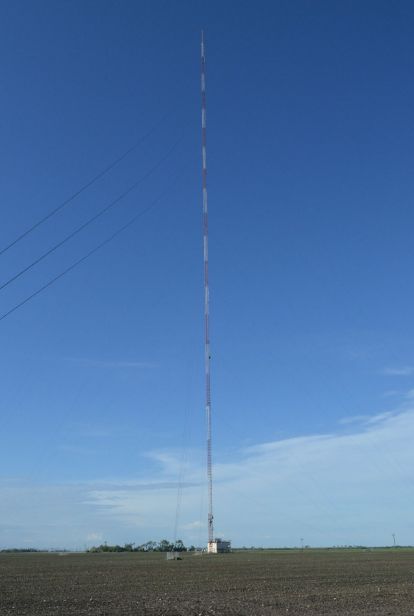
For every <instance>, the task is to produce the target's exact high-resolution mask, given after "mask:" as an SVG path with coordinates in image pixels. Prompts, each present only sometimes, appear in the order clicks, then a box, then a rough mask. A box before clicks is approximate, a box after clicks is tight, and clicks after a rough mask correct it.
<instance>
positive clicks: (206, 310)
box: [201, 31, 214, 551]
mask: <svg viewBox="0 0 414 616" xmlns="http://www.w3.org/2000/svg"><path fill="white" fill-rule="evenodd" d="M205 65H206V58H205V50H204V32H203V31H201V155H202V181H203V236H204V365H205V379H206V380H205V390H206V391H205V396H206V399H205V403H206V419H207V483H208V548H209V550H208V551H210V548H211V546H212V544H213V540H214V527H213V472H212V460H211V392H210V389H211V386H210V362H211V355H210V327H209V278H208V207H207V155H206V145H207V142H206V72H205Z"/></svg>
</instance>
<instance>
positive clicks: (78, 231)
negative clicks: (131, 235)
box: [0, 137, 183, 291]
mask: <svg viewBox="0 0 414 616" xmlns="http://www.w3.org/2000/svg"><path fill="white" fill-rule="evenodd" d="M182 139H183V137H181V138H180V139H178V140H177V141H176V142H175V143H174V144H173V146H172V147H171V148H170V149H169V150H168V152H167V153H166V154H165V156H163V157H162V158H161V159H160V160H159V161H158V162H157V163H156V164H155V165H154V166H153V167H152V168H151V169H150V170H149V171H147V173H145V174H144V175H143V176H142V177H141V178H139V179H138V180H137V181H136V182H134V183H133V184H132V185H131V186H130V187H129V188H127V189H126V190H125V191H124V192H123V193H121V194H120V195H119V196H118V197H117V198H116V199H114V200H113V201H111V202H110V203H109V204H108V205H106V206H105V207H104V208H102V209H101V210H99V212H97V213H96V214H95V215H94V216H92V217H91V218H89V219H88V220H87V221H86V222H84V223H83V224H82V225H80V226H79V227H77V228H76V229H74V230H73V231H72V232H71V233H69V235H67V236H66V237H64V238H63V239H62V240H61V241H60V242H58V243H57V244H55V245H54V246H52V248H50V249H49V250H47V251H46V252H44V253H43V254H42V255H40V257H38V258H37V259H35V261H32V263H30V264H29V265H27V266H26V267H24V268H23V269H22V270H20V272H18V273H17V274H15V275H14V276H12V277H11V278H9V279H8V280H6V282H4V283H3V284H2V285H0V291H2V290H3V289H4V288H5V287H7V286H8V285H9V284H11V283H12V282H14V281H15V280H17V279H18V278H20V276H22V275H23V274H25V273H26V272H28V271H29V270H30V269H32V267H34V266H35V265H37V264H38V263H40V262H41V261H43V259H45V258H46V257H48V256H49V255H50V254H52V253H53V252H54V251H55V250H57V249H58V248H60V247H61V246H63V245H64V244H66V242H68V241H69V240H71V239H72V238H73V237H75V235H77V234H78V233H80V232H81V231H83V229H85V228H86V227H88V226H89V225H90V224H92V223H93V222H95V220H97V219H98V218H100V217H101V216H103V215H104V214H105V213H106V212H107V211H108V210H110V209H111V208H113V207H114V206H115V205H117V204H118V203H119V202H120V201H122V200H123V199H124V198H125V197H126V196H127V195H129V193H131V192H132V191H133V190H134V189H135V188H136V187H137V186H139V185H140V184H141V183H142V182H143V181H144V180H146V179H147V178H148V177H149V176H150V175H152V174H153V173H154V172H155V171H156V170H157V169H158V168H159V167H160V166H161V165H162V163H163V162H164V161H165V160H167V158H169V156H171V154H172V152H173V151H174V150H175V148H176V147H177V145H178V144H179V143H180V142H181V141H182Z"/></svg>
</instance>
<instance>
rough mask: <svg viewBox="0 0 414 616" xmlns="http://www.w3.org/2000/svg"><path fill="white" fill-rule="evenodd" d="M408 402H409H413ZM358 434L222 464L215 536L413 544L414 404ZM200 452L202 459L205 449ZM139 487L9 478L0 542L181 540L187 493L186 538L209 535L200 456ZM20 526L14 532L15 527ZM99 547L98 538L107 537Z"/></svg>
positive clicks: (164, 459)
mask: <svg viewBox="0 0 414 616" xmlns="http://www.w3.org/2000/svg"><path fill="white" fill-rule="evenodd" d="M407 404H408V402H407ZM353 426H354V429H353V430H352V431H351V432H349V431H347V432H346V433H342V432H341V431H339V432H332V433H329V434H315V435H305V436H297V437H296V438H288V439H279V440H274V441H270V442H266V443H259V444H256V445H255V446H251V447H248V448H245V449H242V450H239V451H238V452H236V454H235V456H234V458H232V459H231V460H230V461H226V462H219V461H218V462H217V463H216V464H215V466H214V509H215V520H216V521H217V532H218V531H220V532H222V534H223V535H224V536H227V537H229V538H232V539H233V541H234V542H235V544H236V545H245V544H247V545H253V544H255V545H298V544H299V538H300V537H304V538H305V541H306V543H307V544H310V545H335V544H367V545H375V544H377V545H378V544H386V543H391V542H392V533H393V532H395V533H396V534H397V536H398V540H399V542H400V543H412V519H411V518H412V512H411V509H410V507H408V506H407V502H408V501H407V499H410V498H411V494H412V490H413V479H412V468H413V465H414V448H413V447H412V442H413V439H414V407H412V406H411V407H409V408H408V407H407V408H405V409H404V410H400V411H398V410H397V411H395V412H393V411H386V412H381V413H377V414H376V415H373V416H368V415H361V416H359V418H358V421H356V422H355V423H354V424H353ZM198 453H199V452H198ZM148 455H149V456H151V458H152V460H156V462H157V466H156V467H155V470H153V471H151V472H149V471H148V472H147V473H145V476H143V477H141V478H140V480H139V481H138V480H133V479H129V480H123V479H122V478H121V479H119V480H116V479H110V480H102V481H90V482H83V483H78V484H74V483H73V484H48V485H46V484H43V485H39V484H37V485H34V484H31V483H29V482H21V481H20V482H13V481H10V480H9V481H4V482H0V503H1V505H0V534H1V533H2V536H3V538H2V539H0V543H2V544H3V545H4V544H5V543H7V544H9V545H10V544H16V545H17V544H22V543H24V542H25V541H26V539H27V540H28V539H29V538H30V540H31V541H35V543H37V544H38V545H56V544H58V545H62V544H65V545H67V546H68V547H73V546H76V545H82V543H84V542H87V541H90V539H88V537H90V536H91V535H93V534H96V535H97V536H99V537H102V538H103V539H104V540H107V541H109V542H111V541H113V542H115V541H116V542H119V543H121V542H127V541H136V542H143V541H145V540H148V539H160V538H163V537H171V534H172V532H173V528H174V522H175V516H176V511H177V498H178V495H179V494H181V507H180V516H179V536H180V537H181V538H182V539H183V540H185V541H186V542H189V543H199V541H200V540H202V539H203V538H204V535H205V532H206V528H205V526H206V524H205V520H206V495H205V492H206V488H205V479H204V476H205V469H204V467H203V466H202V465H200V464H199V463H198V461H197V460H200V457H199V455H195V452H194V455H190V456H189V460H190V463H189V464H188V465H186V466H185V469H184V473H183V482H179V481H178V474H177V471H178V469H180V468H181V469H182V466H180V459H181V457H180V452H179V451H177V450H171V451H166V452H160V451H158V452H150V453H149V454H148ZM10 520H13V524H14V527H13V528H11V527H10ZM100 540H101V539H99V541H100Z"/></svg>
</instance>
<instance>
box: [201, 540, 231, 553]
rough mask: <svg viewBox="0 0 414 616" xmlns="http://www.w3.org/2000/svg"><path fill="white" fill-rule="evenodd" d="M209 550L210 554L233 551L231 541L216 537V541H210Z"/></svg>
mask: <svg viewBox="0 0 414 616" xmlns="http://www.w3.org/2000/svg"><path fill="white" fill-rule="evenodd" d="M207 552H208V553H209V554H224V553H226V552H231V541H224V540H223V539H219V538H218V537H216V538H215V539H214V541H209V542H208V544H207Z"/></svg>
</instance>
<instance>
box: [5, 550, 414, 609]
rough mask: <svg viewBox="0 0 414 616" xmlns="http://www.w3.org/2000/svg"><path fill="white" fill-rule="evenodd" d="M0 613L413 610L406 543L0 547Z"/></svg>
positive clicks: (413, 582)
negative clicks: (132, 549) (377, 546)
mask: <svg viewBox="0 0 414 616" xmlns="http://www.w3.org/2000/svg"><path fill="white" fill-rule="evenodd" d="M0 614H1V616H9V615H13V616H23V615H25V616H26V615H27V616H37V615H42V616H46V615H48V616H49V615H52V614H53V615H57V614H59V615H62V616H65V615H73V616H75V615H76V616H84V615H91V616H92V615H93V616H98V615H99V616H104V615H107V616H109V615H110V616H112V615H116V616H118V615H119V616H121V615H130V614H137V615H144V616H145V615H151V616H155V615H157V616H158V615H159V616H161V615H168V616H179V615H183V616H184V615H185V616H187V615H194V616H200V615H202V616H204V615H215V614H220V615H224V614H230V615H236V614H238V615H240V616H242V615H243V616H247V615H260V614H263V615H270V614H275V615H276V614H277V615H279V614H280V615H283V616H297V615H301V616H302V615H303V614H307V615H318V616H321V615H326V614H329V615H336V616H337V615H338V614H339V615H346V616H352V615H354V614H355V615H356V614H358V615H359V616H362V615H364V616H371V615H377V614H378V615H379V614H381V615H385V614H389V615H392V616H404V615H406V614H411V615H414V550H413V551H412V550H398V549H397V550H391V549H390V550H372V551H369V550H366V551H365V550H305V551H304V552H301V551H254V552H253V551H248V552H235V553H233V554H222V555H217V556H207V555H194V554H185V555H184V556H183V560H181V561H166V560H165V558H164V556H163V555H162V554H139V553H136V554H128V553H121V554H66V555H59V554H2V555H0Z"/></svg>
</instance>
